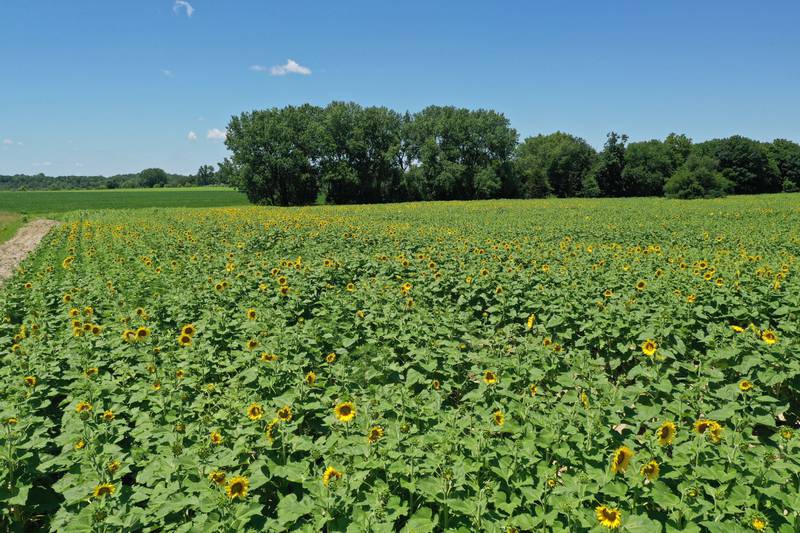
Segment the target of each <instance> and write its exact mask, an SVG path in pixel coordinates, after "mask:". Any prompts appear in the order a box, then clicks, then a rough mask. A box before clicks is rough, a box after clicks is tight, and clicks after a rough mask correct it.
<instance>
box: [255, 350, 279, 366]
mask: <svg viewBox="0 0 800 533" xmlns="http://www.w3.org/2000/svg"><path fill="white" fill-rule="evenodd" d="M258 358H259V359H261V360H262V361H263V362H265V363H271V362H273V361H277V360H278V356H277V355H275V354H274V353H267V352H263V353H262V354H261V355H259V356H258Z"/></svg>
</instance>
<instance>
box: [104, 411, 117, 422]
mask: <svg viewBox="0 0 800 533" xmlns="http://www.w3.org/2000/svg"><path fill="white" fill-rule="evenodd" d="M103 420H105V421H106V422H111V421H112V420H114V411H112V410H111V409H106V410H105V411H103Z"/></svg>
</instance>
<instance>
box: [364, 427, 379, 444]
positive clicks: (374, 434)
mask: <svg viewBox="0 0 800 533" xmlns="http://www.w3.org/2000/svg"><path fill="white" fill-rule="evenodd" d="M382 438H383V428H382V427H380V426H373V427H372V429H370V430H369V433H367V441H368V442H369V443H370V444H375V443H376V442H378V441H379V440H381V439H382Z"/></svg>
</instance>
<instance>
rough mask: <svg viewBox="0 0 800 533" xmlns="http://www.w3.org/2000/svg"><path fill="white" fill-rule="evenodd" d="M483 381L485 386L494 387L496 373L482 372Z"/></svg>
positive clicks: (491, 371)
mask: <svg viewBox="0 0 800 533" xmlns="http://www.w3.org/2000/svg"><path fill="white" fill-rule="evenodd" d="M483 381H484V382H485V383H486V384H487V385H494V384H495V383H497V373H496V372H495V371H494V370H484V371H483Z"/></svg>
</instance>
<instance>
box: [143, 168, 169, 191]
mask: <svg viewBox="0 0 800 533" xmlns="http://www.w3.org/2000/svg"><path fill="white" fill-rule="evenodd" d="M167 179H168V176H167V173H166V172H164V171H163V170H161V169H160V168H147V169H144V170H142V171H141V172H139V180H140V182H141V184H142V187H163V186H164V185H166V184H167Z"/></svg>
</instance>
